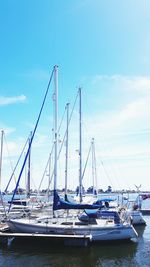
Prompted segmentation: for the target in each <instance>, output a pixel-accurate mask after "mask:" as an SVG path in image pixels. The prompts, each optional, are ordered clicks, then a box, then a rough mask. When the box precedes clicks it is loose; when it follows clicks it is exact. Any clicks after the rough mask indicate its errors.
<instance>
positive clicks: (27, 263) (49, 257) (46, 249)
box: [0, 200, 150, 267]
mask: <svg viewBox="0 0 150 267" xmlns="http://www.w3.org/2000/svg"><path fill="white" fill-rule="evenodd" d="M145 203H146V205H145V207H148V208H149V207H150V206H149V205H150V201H149V200H148V201H147V202H145ZM144 218H145V220H146V223H147V225H146V226H145V227H143V226H138V227H136V230H137V232H138V238H137V240H134V241H130V242H123V241H122V242H119V243H118V242H115V243H114V242H113V243H110V242H107V243H97V244H90V245H89V246H88V247H68V246H63V245H58V244H54V243H52V242H51V243H49V242H48V241H40V240H38V241H36V242H35V241H31V240H30V241H28V240H26V241H25V240H24V239H22V240H16V239H13V240H9V242H8V244H7V245H1V247H0V267H34V266H36V267H61V266H62V267H84V266H85V267H108V266H111V267H113V266H114V267H117V266H118V267H120V266H124V267H126V266H129V267H130V266H131V267H141V266H142V267H149V266H150V216H144Z"/></svg>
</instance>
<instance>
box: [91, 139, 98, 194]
mask: <svg viewBox="0 0 150 267" xmlns="http://www.w3.org/2000/svg"><path fill="white" fill-rule="evenodd" d="M92 177H93V195H97V194H98V188H97V173H96V157H95V144H94V138H92Z"/></svg>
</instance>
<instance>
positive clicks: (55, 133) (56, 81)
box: [54, 65, 58, 191]
mask: <svg viewBox="0 0 150 267" xmlns="http://www.w3.org/2000/svg"><path fill="white" fill-rule="evenodd" d="M54 101H55V122H54V142H55V155H54V191H55V190H56V189H57V147H58V66H56V65H55V66H54Z"/></svg>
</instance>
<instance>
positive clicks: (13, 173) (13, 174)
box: [4, 139, 28, 192]
mask: <svg viewBox="0 0 150 267" xmlns="http://www.w3.org/2000/svg"><path fill="white" fill-rule="evenodd" d="M27 142H28V139H27V141H26V143H25V145H24V147H23V149H22V152H21V154H20V156H19V158H18V161H17V163H16V165H15V167H14V169H13V172H12V175H11V177H10V179H9V181H8V184H7V186H6V188H5V190H4V192H7V190H8V187H9V184H10V182H11V180H12V178H13V176H14V177H15V171H16V168H17V166H18V164H19V162H20V159H21V157H22V154H23V152H24V150H25V148H26V145H27ZM15 183H16V179H15Z"/></svg>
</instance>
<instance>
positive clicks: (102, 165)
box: [100, 160, 113, 186]
mask: <svg viewBox="0 0 150 267" xmlns="http://www.w3.org/2000/svg"><path fill="white" fill-rule="evenodd" d="M100 162H101V165H102V166H103V169H104V172H105V174H106V176H107V178H108V180H109V182H110V184H111V186H113V184H112V182H111V179H110V177H109V175H108V172H107V171H106V168H105V167H104V163H103V161H102V160H101V161H100Z"/></svg>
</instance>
